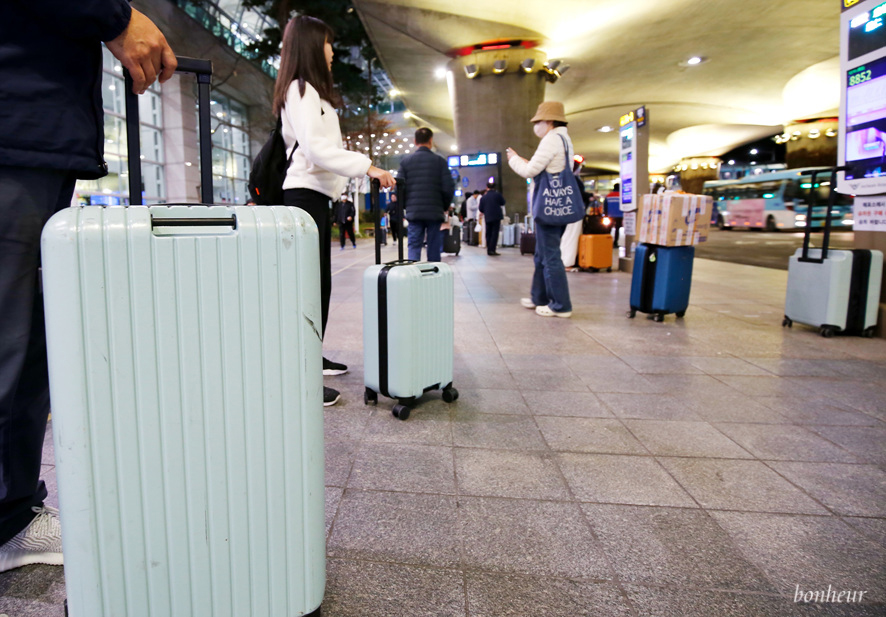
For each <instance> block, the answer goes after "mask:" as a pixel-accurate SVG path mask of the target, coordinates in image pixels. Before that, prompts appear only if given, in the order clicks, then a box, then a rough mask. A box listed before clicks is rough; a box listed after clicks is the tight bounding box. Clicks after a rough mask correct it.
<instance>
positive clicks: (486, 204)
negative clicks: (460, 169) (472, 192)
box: [480, 182, 505, 257]
mask: <svg viewBox="0 0 886 617" xmlns="http://www.w3.org/2000/svg"><path fill="white" fill-rule="evenodd" d="M504 205H505V198H504V197H503V196H502V194H501V193H499V192H498V191H496V190H495V183H494V182H490V183H489V184H487V185H486V193H484V194H483V197H481V198H480V212H481V213H482V214H483V220H484V221H486V254H487V255H492V256H494V257H498V256H499V255H501V253H497V252H496V251H495V249H496V247H498V231H499V229H501V221H502V219H504V216H505V215H504V211H503V210H502V208H503V207H504Z"/></svg>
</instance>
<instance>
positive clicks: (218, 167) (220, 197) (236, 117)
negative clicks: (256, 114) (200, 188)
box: [209, 92, 251, 204]
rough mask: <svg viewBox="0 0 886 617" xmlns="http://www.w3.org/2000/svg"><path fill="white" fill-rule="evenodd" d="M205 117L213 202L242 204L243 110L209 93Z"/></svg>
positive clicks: (245, 163) (246, 161)
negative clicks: (207, 116)
mask: <svg viewBox="0 0 886 617" xmlns="http://www.w3.org/2000/svg"><path fill="white" fill-rule="evenodd" d="M209 113H210V117H211V127H212V185H213V191H214V194H215V201H216V203H220V204H231V203H233V204H243V203H246V201H247V200H248V199H249V188H248V180H249V171H250V169H251V163H250V158H249V133H248V132H247V116H246V106H245V105H242V104H241V103H238V102H237V101H235V100H234V99H231V98H230V97H228V96H225V95H224V94H222V93H220V92H213V93H212V99H211V103H210V106H209Z"/></svg>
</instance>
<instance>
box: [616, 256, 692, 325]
mask: <svg viewBox="0 0 886 617" xmlns="http://www.w3.org/2000/svg"><path fill="white" fill-rule="evenodd" d="M694 257H695V247H694V246H668V247H666V246H655V245H652V244H641V245H639V246H638V247H637V250H636V252H635V254H634V272H633V275H632V278H631V310H630V313H629V314H628V316H629V317H634V316H635V315H636V314H637V311H640V312H642V313H651V314H652V315H653V318H654V319H655V321H663V320H664V316H665V315H666V314H668V313H676V315H677V317H683V315H684V314H685V313H686V309H687V307H688V306H689V290H690V288H691V286H692V262H693V259H694Z"/></svg>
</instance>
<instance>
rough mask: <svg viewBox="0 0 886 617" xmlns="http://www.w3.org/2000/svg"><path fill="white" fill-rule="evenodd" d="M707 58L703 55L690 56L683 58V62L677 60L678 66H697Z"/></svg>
mask: <svg viewBox="0 0 886 617" xmlns="http://www.w3.org/2000/svg"><path fill="white" fill-rule="evenodd" d="M707 61H708V59H707V58H705V57H704V56H692V57H691V58H689V59H688V60H684V61H683V62H678V63H677V64H678V66H682V67H687V66H698V65H699V64H704V63H705V62H707Z"/></svg>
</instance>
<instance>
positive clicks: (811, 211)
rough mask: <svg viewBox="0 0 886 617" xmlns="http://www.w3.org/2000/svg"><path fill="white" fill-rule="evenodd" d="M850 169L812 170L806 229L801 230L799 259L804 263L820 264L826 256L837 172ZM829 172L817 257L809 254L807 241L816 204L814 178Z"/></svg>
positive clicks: (809, 236)
mask: <svg viewBox="0 0 886 617" xmlns="http://www.w3.org/2000/svg"><path fill="white" fill-rule="evenodd" d="M849 169H852V168H851V167H850V166H843V167H832V168H831V169H816V170H815V171H813V172H812V180H811V186H810V187H809V203H808V204H807V206H806V229H805V230H804V231H803V254H802V255H801V256H800V261H802V262H806V263H816V264H822V263H824V261H825V259H827V258H828V248H829V246H830V243H831V210H833V209H834V202H836V200H837V172H838V171H848V170H849ZM825 173H829V174H830V175H831V177H830V185H829V191H828V206H827V212H826V213H825V217H824V226H823V229H822V230H823V232H824V235H823V237H822V240H821V257H819V258H818V259H816V258H814V257H810V256H809V241H810V239H811V236H812V220H813V216H814V212H815V206H816V205H818V204H817V202H818V195H817V193H816V191H815V180H816V178H818V176H819V174H825Z"/></svg>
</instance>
